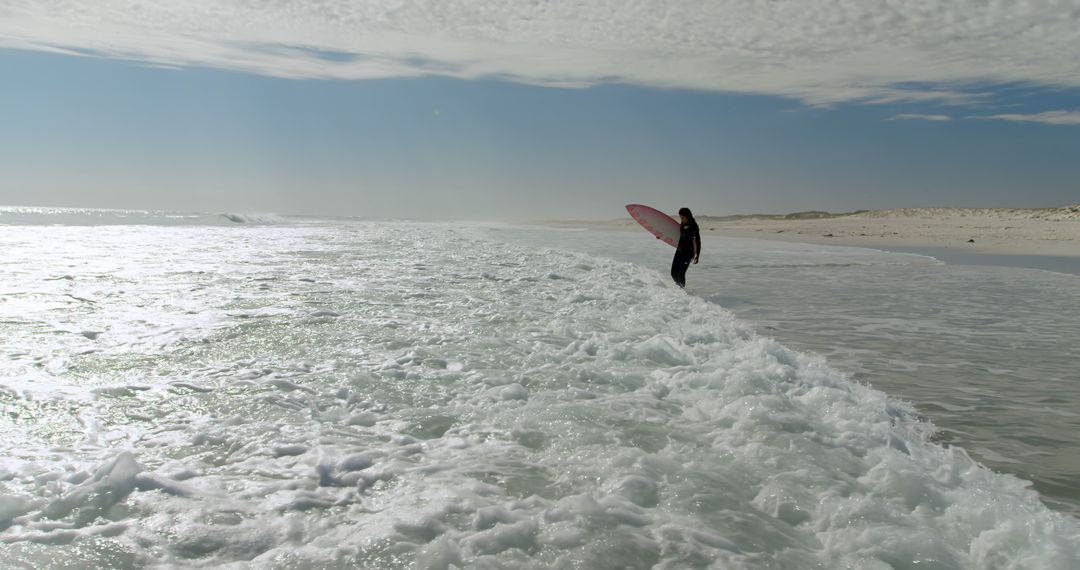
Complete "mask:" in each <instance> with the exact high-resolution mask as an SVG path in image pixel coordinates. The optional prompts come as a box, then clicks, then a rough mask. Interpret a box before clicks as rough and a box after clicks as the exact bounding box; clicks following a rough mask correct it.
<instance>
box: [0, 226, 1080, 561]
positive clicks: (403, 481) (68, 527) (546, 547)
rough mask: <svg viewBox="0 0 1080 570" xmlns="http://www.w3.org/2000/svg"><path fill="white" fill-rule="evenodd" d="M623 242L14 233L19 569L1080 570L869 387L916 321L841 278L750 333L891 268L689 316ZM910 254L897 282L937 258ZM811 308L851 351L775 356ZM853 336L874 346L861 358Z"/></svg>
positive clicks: (524, 236) (465, 234)
mask: <svg viewBox="0 0 1080 570" xmlns="http://www.w3.org/2000/svg"><path fill="white" fill-rule="evenodd" d="M628 237H629V234H626V235H625V237H618V236H615V235H600V234H594V235H580V236H579V235H573V234H572V233H570V232H555V231H544V230H533V229H527V228H519V229H510V228H492V227H480V226H470V227H455V226H450V225H440V224H407V223H344V222H343V223H334V224H308V225H291V226H280V225H278V226H274V225H271V226H254V227H243V226H238V227H232V226H227V225H225V226H219V227H208V226H173V227H163V226H160V225H145V226H81V227H74V226H41V225H36V226H19V225H15V226H6V227H4V226H0V247H2V249H3V251H4V252H5V255H4V256H3V257H2V258H0V264H2V267H0V271H2V272H3V275H4V279H3V282H2V283H0V350H2V351H3V354H4V355H5V359H4V360H3V361H2V363H0V385H2V386H3V388H2V389H0V406H3V414H2V415H0V434H2V435H3V443H0V449H3V456H4V458H5V459H4V460H3V463H2V464H0V529H2V530H0V560H5V561H8V562H9V563H11V564H12V566H14V567H17V566H18V565H20V564H21V565H26V566H32V567H56V568H59V567H70V566H94V565H96V566H103V567H132V568H134V567H145V566H150V567H157V566H161V567H167V566H191V565H195V566H203V565H223V564H226V565H227V564H232V565H236V567H263V568H340V567H358V568H408V567H421V568H447V567H448V566H449V565H451V564H456V565H458V566H463V567H478V568H529V567H535V568H652V567H656V568H687V567H690V568H698V567H700V568H705V567H714V568H836V567H858V568H887V567H890V566H891V567H894V568H974V567H987V568H995V567H1031V568H1036V567H1037V568H1070V567H1074V566H1075V565H1076V564H1078V563H1080V530H1078V528H1077V525H1076V520H1075V519H1074V518H1072V517H1070V516H1067V515H1064V514H1062V513H1058V512H1054V511H1052V510H1050V509H1048V508H1047V507H1046V506H1044V505H1043V503H1042V502H1040V499H1039V496H1038V495H1037V494H1036V493H1035V492H1034V491H1033V490H1031V489H1030V487H1029V485H1028V484H1027V483H1026V482H1025V481H1023V480H1021V479H1018V478H1015V477H1012V476H1010V475H1005V474H999V473H995V472H993V471H991V470H989V469H986V468H984V467H982V466H980V465H979V464H978V463H977V462H975V461H973V460H972V459H971V458H969V456H968V454H967V453H966V452H965V451H964V450H963V449H962V447H961V446H951V447H945V446H943V445H941V443H939V442H934V441H932V439H933V437H934V436H933V434H932V430H931V428H930V425H929V424H928V423H926V422H924V421H921V420H920V416H919V414H918V413H916V412H914V411H913V410H911V409H910V408H908V407H907V406H906V405H905V404H903V403H902V402H901V401H899V400H897V399H895V398H891V397H887V396H886V395H885V394H884V393H883V392H880V391H877V390H873V389H870V388H868V387H866V386H864V385H862V384H860V383H859V382H857V381H852V379H851V378H850V376H854V377H855V379H856V380H859V379H868V380H870V381H872V382H873V383H874V384H875V386H878V382H879V380H880V378H875V377H860V375H864V376H865V375H867V374H869V373H868V372H866V371H867V370H876V369H877V368H875V367H876V366H878V364H877V363H878V359H880V358H883V356H881V355H884V354H886V353H887V350H886V349H887V347H888V346H890V345H893V344H903V343H905V342H908V341H909V340H910V339H909V338H908V337H906V336H905V334H906V332H905V331H919V330H925V329H926V327H927V326H928V325H926V324H925V323H923V321H922V320H918V321H916V322H915V323H907V324H905V323H904V322H903V319H901V318H899V317H897V318H895V321H891V320H890V321H880V320H875V319H877V317H874V318H871V319H870V320H865V319H857V318H856V317H855V316H853V315H856V314H859V310H858V308H852V309H850V313H849V314H847V315H845V314H844V313H826V312H825V311H821V310H819V309H817V308H815V307H814V305H815V304H817V303H823V302H825V300H824V299H822V298H819V297H818V294H817V293H815V291H824V290H825V289H826V288H824V287H822V288H819V289H815V288H814V287H804V288H803V289H802V291H803V293H802V294H803V295H805V298H804V299H803V300H802V302H803V303H806V304H808V306H806V308H804V309H803V310H801V311H799V310H790V311H789V310H788V309H782V308H775V309H772V310H773V311H774V312H772V313H768V312H766V313H764V314H757V315H754V314H750V313H752V312H753V308H754V307H760V306H761V304H762V302H763V301H765V300H767V298H768V296H769V295H772V296H773V297H774V298H773V300H774V301H775V300H776V299H778V298H784V299H789V297H791V296H792V295H797V294H798V293H797V292H795V291H792V290H791V289H792V288H793V287H792V284H793V283H795V284H797V283H799V281H800V280H799V279H798V276H800V275H801V276H802V278H803V279H808V278H809V276H810V275H813V276H816V277H817V278H819V279H826V277H825V276H826V275H829V274H831V275H834V276H838V275H840V274H841V273H842V272H841V271H840V270H839V268H843V267H851V266H852V264H853V263H854V264H858V263H864V262H865V261H866V260H867V259H870V258H873V259H874V260H875V261H873V262H872V263H873V264H878V263H880V262H878V261H876V260H877V259H878V258H879V257H881V256H880V254H867V253H861V252H855V253H852V252H844V253H842V254H838V253H836V252H824V253H810V252H803V253H800V254H799V255H796V256H791V255H789V254H787V253H781V254H777V253H775V252H769V251H762V252H759V253H760V256H761V257H760V259H758V258H754V259H758V260H757V261H753V262H752V263H746V264H745V266H743V267H739V266H737V264H736V263H735V261H737V260H743V261H746V260H748V259H750V257H749V256H750V254H746V255H741V256H732V257H731V258H728V259H727V261H728V263H727V264H726V265H724V264H722V263H721V260H722V259H724V258H722V257H721V256H720V255H716V256H715V258H710V259H715V260H716V263H717V265H715V266H712V269H706V268H705V266H698V267H695V268H694V269H692V270H691V283H692V287H697V286H698V285H696V284H699V283H705V282H713V283H715V284H716V288H715V289H713V290H711V291H710V290H708V289H706V288H702V289H700V290H695V289H692V290H691V293H694V294H693V295H687V294H685V293H684V292H682V291H680V290H678V289H676V288H674V287H672V286H671V285H670V284H669V282H668V279H667V277H666V276H665V275H664V271H662V270H661V271H657V270H654V269H651V268H650V265H651V260H652V259H653V258H660V257H662V256H663V255H664V254H665V253H669V252H664V251H663V250H659V251H658V252H657V253H652V252H651V249H650V248H651V246H654V245H655V244H653V243H645V244H641V243H640V240H639V241H637V242H635V241H630V240H629V239H628ZM537 240H539V241H537ZM646 241H647V240H646ZM540 244H545V245H543V246H542V247H540ZM709 245H710V247H711V245H712V244H709ZM579 246H580V247H584V248H585V250H586V251H580V252H574V251H572V250H573V249H575V248H577V247H579ZM746 247H748V248H750V249H753V248H754V247H759V246H756V245H750V246H746ZM717 254H719V251H718V252H717ZM755 255H756V254H755ZM627 256H631V257H635V258H636V259H638V261H640V262H642V263H640V264H631V263H627V262H626V261H623V260H621V259H620V258H625V257H627ZM793 257H794V258H795V259H794V260H792V258H793ZM761 259H764V260H766V261H764V262H763V261H761ZM777 259H782V260H787V261H784V262H783V263H781V262H776V261H775V260H777ZM769 260H773V261H769ZM853 260H854V261H853ZM893 261H895V260H892V259H890V261H889V262H888V263H893ZM789 262H790V263H789ZM808 262H809V263H808ZM806 263H808V265H806V266H805V267H804V266H803V264H806ZM888 263H887V264H886V266H887V267H895V268H897V270H899V268H904V269H903V271H904V273H903V275H910V273H908V272H910V271H915V272H918V271H925V272H926V275H930V276H932V275H936V273H935V272H938V271H940V270H941V269H942V268H941V267H940V266H939V265H935V264H932V263H931V262H929V261H928V260H926V259H925V258H912V259H911V260H907V259H905V260H903V261H901V262H899V263H897V264H895V265H888ZM769 264H773V265H769ZM763 265H766V266H769V267H771V269H765V268H763V267H762V266H763ZM785 265H796V266H798V267H787V268H786V269H785V268H784V266H785ZM830 268H831V269H830ZM804 271H808V272H811V273H804ZM713 272H715V273H713ZM770 272H771V275H772V277H771V278H770V277H768V275H769V273H770ZM754 275H757V276H758V279H759V281H757V285H758V286H759V288H760V290H756V289H755V288H754V287H753V286H752V285H753V283H754V282H752V281H751V278H752V276H754ZM706 276H708V277H709V278H710V279H709V280H706V279H704V278H705V277H706ZM783 276H787V277H783ZM724 279H729V280H730V281H724ZM784 279H787V281H786V282H785V281H784ZM927 279H929V277H928V278H927ZM934 279H936V278H934ZM736 282H738V283H741V284H742V285H743V287H744V289H743V290H742V291H741V292H740V291H738V290H736V289H735V288H734V284H735V283H736ZM982 282H984V279H981V278H980V279H974V278H973V279H972V280H971V281H968V282H966V283H967V286H966V287H967V288H969V289H971V288H972V285H974V284H978V283H982ZM861 286H864V287H868V288H869V289H870V291H863V290H862V289H859V288H858V287H855V284H854V283H848V281H847V280H844V279H839V280H838V281H837V283H836V285H835V286H834V287H832V288H829V289H830V290H832V291H834V294H835V295H839V296H847V297H850V299H849V306H852V305H855V306H857V305H858V303H859V302H860V299H862V297H861V295H864V294H870V293H873V291H874V287H875V285H874V284H873V283H864V284H862V285H861ZM958 286H959V285H958ZM990 289H991V290H993V287H990ZM881 294H882V295H884V297H885V298H891V297H890V295H892V293H881ZM980 294H981V293H980ZM721 295H728V297H722V296H721ZM910 300H911V299H907V301H910ZM828 301H829V303H832V305H837V304H839V305H842V304H843V303H840V302H838V301H837V300H836V299H833V298H829V299H828ZM896 302H899V303H903V302H905V299H899V300H897V301H896ZM789 304H797V303H796V301H795V300H789ZM722 305H723V306H729V307H733V308H734V309H735V310H736V311H737V312H739V311H741V312H743V313H744V314H746V316H747V317H749V320H748V322H747V321H743V320H740V319H737V318H735V316H733V315H732V314H731V313H730V312H728V311H727V310H726V309H724V308H723V307H722ZM779 305H782V303H781V304H779ZM779 305H778V306H779ZM832 305H830V306H832ZM957 311H958V313H957V314H958V315H961V314H966V313H965V311H964V310H963V309H960V308H958V309H957ZM895 312H896V313H902V312H903V311H902V309H900V308H898V309H895ZM814 313H816V314H817V315H818V316H817V319H818V321H819V328H820V334H819V336H820V339H819V343H820V345H821V347H820V349H818V350H817V352H819V353H824V354H826V356H827V357H828V359H829V360H828V362H827V361H826V360H825V359H823V358H821V357H819V356H814V355H812V354H809V353H804V352H796V351H793V350H791V349H789V348H787V347H785V346H784V345H783V344H781V343H780V342H777V341H774V340H772V339H770V338H768V336H777V337H780V335H779V334H776V335H774V333H776V332H778V331H794V330H803V329H801V328H800V327H801V324H800V323H805V324H808V325H809V321H805V320H804V319H809V318H810V317H809V315H811V314H814ZM770 315H772V316H770ZM825 315H827V316H825ZM864 316H865V315H864ZM776 317H784V318H782V319H781V318H776ZM890 318H891V317H890ZM957 318H959V317H957ZM965 318H967V317H965ZM971 318H972V319H974V320H978V319H979V318H981V317H979V316H972V317H971ZM770 319H771V320H770ZM845 321H846V322H845ZM973 322H974V321H973ZM883 323H885V324H888V325H889V326H884V325H883ZM964 323H967V321H963V322H961V323H953V322H952V321H949V320H948V319H946V320H945V321H944V324H942V325H940V326H946V325H950V326H951V325H955V324H964ZM796 325H798V326H796ZM875 326H877V328H874V327H875ZM859 327H863V329H862V336H866V335H868V334H869V333H873V334H874V335H876V337H877V338H878V339H879V341H878V342H879V343H880V345H881V346H880V347H879V348H880V350H878V351H877V352H875V351H874V350H872V348H865V347H864V348H853V347H851V346H849V345H847V344H845V342H846V341H847V340H850V339H853V338H855V337H859V338H862V336H860V335H856V334H855V333H845V332H844V331H846V330H849V329H858V328H859ZM866 327H869V328H866ZM755 329H757V332H755ZM758 332H760V333H763V334H761V335H759V334H758ZM805 333H806V338H807V339H810V338H811V337H812V336H813V335H812V334H810V331H809V330H806V331H805ZM845 334H848V335H850V336H848V337H845V336H844V335H845ZM912 334H914V333H912ZM1043 334H1049V333H1043V332H1040V333H1039V335H1043ZM1058 334H1072V333H1071V332H1070V331H1069V330H1061V331H1058ZM766 335H767V336H766ZM794 336H797V335H793V338H792V340H793V341H795V340H798V339H797V338H794ZM1002 336H1007V335H1005V333H1002ZM1034 338H1035V339H1036V340H1033V341H1031V342H1032V343H1033V344H1038V343H1039V342H1040V340H1039V339H1042V338H1043V337H1042V336H1036V337H1034ZM1073 338H1075V337H1073ZM977 340H979V342H976V341H977ZM784 342H787V341H786V340H785V341H784ZM807 342H809V340H807ZM1003 342H1004V341H1003ZM1010 342H1015V341H1010ZM968 343H969V344H971V345H972V347H971V351H970V352H969V354H968V355H967V357H966V358H967V360H965V362H969V361H972V362H981V361H980V360H978V359H979V358H982V356H980V354H981V353H979V352H977V351H976V350H975V348H974V347H976V346H983V344H982V342H981V339H969V340H968ZM1040 346H1041V345H1040ZM799 348H813V347H810V346H805V347H803V346H800V347H799ZM1025 348H1030V347H1029V346H1023V345H1021V346H1018V350H1024V349H1025ZM912 350H913V351H915V352H914V353H913V354H912V356H913V357H920V358H921V357H923V356H926V354H924V353H932V352H933V351H932V350H923V349H912ZM1047 350H1048V351H1049V352H1052V351H1050V350H1049V349H1047ZM989 352H993V351H989ZM1040 355H1042V353H1040ZM902 360H903V359H902V358H897V362H898V363H899V362H901V361H902ZM912 362H914V363H915V364H910V363H909V364H905V366H907V367H908V368H914V369H919V368H920V367H935V366H937V367H943V368H945V369H950V370H951V369H953V368H955V369H963V365H955V364H952V365H950V364H948V363H941V361H938V360H933V359H928V360H925V361H924V360H913V361H912ZM951 362H953V363H955V362H957V361H955V360H954V361H951ZM853 363H863V364H862V366H869V368H865V370H864V369H857V368H855V367H854V366H853ZM866 363H869V364H866ZM897 366H900V364H897ZM950 366H951V367H952V368H949V367H950ZM1047 366H1048V367H1049V366H1050V364H1047ZM845 367H848V368H847V369H846V370H847V371H845ZM1044 380H1045V379H1044ZM950 381H953V380H952V379H951V378H943V379H941V383H943V384H944V383H947V382H950ZM999 389H1000V387H999ZM986 390H987V389H986V388H984V391H986ZM900 395H902V396H903V397H904V398H907V399H909V400H913V401H914V400H915V398H913V397H912V396H911V395H909V394H900ZM942 398H943V399H942V400H941V401H942V402H943V403H947V400H946V399H944V398H945V396H944V395H943V396H942ZM916 403H918V402H916ZM950 405H951V404H950ZM1047 405H1049V406H1053V405H1054V404H1053V403H1050V404H1047ZM1013 412H1015V414H1018V415H1019V414H1021V412H1019V411H1016V410H1013ZM928 413H929V414H935V413H937V412H936V411H933V410H932V411H930V412H928ZM1009 417H1011V416H1009ZM934 419H935V421H937V419H936V418H934ZM950 443H953V441H950ZM961 445H962V444H961ZM1048 445H1049V444H1048ZM1004 455H1005V454H1003V456H1004Z"/></svg>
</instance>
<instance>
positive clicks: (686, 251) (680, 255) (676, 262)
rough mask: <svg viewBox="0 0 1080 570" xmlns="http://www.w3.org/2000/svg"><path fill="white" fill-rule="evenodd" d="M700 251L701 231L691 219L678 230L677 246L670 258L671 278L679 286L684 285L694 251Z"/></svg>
mask: <svg viewBox="0 0 1080 570" xmlns="http://www.w3.org/2000/svg"><path fill="white" fill-rule="evenodd" d="M695 250H696V251H697V253H698V254H700V253H701V232H700V231H699V230H698V225H697V222H695V221H693V220H691V221H689V222H687V223H685V224H683V225H682V228H681V229H680V230H679V246H678V247H677V248H676V249H675V257H674V258H673V259H672V260H671V278H672V279H674V280H675V283H678V285H679V287H686V270H687V268H689V267H690V262H691V261H693V260H694V252H695Z"/></svg>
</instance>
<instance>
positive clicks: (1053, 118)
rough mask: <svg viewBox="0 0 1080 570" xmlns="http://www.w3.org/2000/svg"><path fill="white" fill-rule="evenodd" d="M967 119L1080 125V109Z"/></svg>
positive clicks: (980, 116) (981, 116)
mask: <svg viewBox="0 0 1080 570" xmlns="http://www.w3.org/2000/svg"><path fill="white" fill-rule="evenodd" d="M968 118H969V119H984V120H992V121H1012V122H1017V123H1043V124H1046V125H1080V111H1046V112H1044V113H1032V114H1020V113H1006V114H1002V115H979V116H974V117H968Z"/></svg>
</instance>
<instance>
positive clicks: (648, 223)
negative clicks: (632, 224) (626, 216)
mask: <svg viewBox="0 0 1080 570" xmlns="http://www.w3.org/2000/svg"><path fill="white" fill-rule="evenodd" d="M626 211H627V212H630V217H631V218H634V220H635V221H637V223H639V224H641V227H643V228H645V229H646V230H648V232H649V233H651V234H652V235H654V236H656V238H657V239H659V240H660V241H662V242H664V243H666V244H668V245H670V246H671V247H679V230H680V229H681V226H680V225H679V222H678V221H677V220H675V218H672V217H671V216H669V215H667V214H665V213H663V212H661V211H660V210H657V209H656V208H650V207H648V206H642V205H641V204H627V205H626Z"/></svg>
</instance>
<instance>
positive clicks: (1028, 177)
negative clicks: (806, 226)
mask: <svg viewBox="0 0 1080 570" xmlns="http://www.w3.org/2000/svg"><path fill="white" fill-rule="evenodd" d="M1078 53H1080V2H1077V1H1075V0H1071V1H1061V0H1011V1H996V0H911V1H905V2H898V1H893V0H797V1H796V0H769V1H766V0H712V1H707V2H696V1H690V0H681V1H664V0H634V1H632V2H628V1H626V0H594V1H591V2H570V1H544V0H486V1H482V2H481V1H463V0H415V1H384V2H359V1H352V0H324V1H322V2H311V1H307V0H273V1H271V0H232V1H229V0H215V1H210V0H189V1H185V2H180V1H174V2H167V1H158V2H147V1H145V0H96V1H95V2H74V1H71V0H0V171H2V175H0V204H3V205H41V206H75V207H102V208H135V209H143V208H152V209H169V210H182V211H205V212H218V211H227V212H276V213H282V214H312V215H325V214H337V215H351V216H368V217H393V218H421V219H443V218H453V219H513V220H523V219H552V218H577V219H584V218H616V217H620V216H622V215H624V211H623V210H622V206H623V205H624V204H627V203H645V204H650V205H654V206H656V207H659V208H661V209H663V210H671V211H674V210H676V209H678V208H679V207H681V206H689V207H691V208H692V209H694V211H695V213H697V214H699V215H701V214H706V215H707V214H712V215H725V214H735V213H752V212H768V213H783V212H793V211H801V210H811V209H814V210H829V211H850V210H856V209H878V208H890V207H917V206H970V207H1053V206H1061V205H1065V204H1075V203H1080V160H1078V159H1077V157H1078V156H1080V57H1077V56H1076V54H1078Z"/></svg>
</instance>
